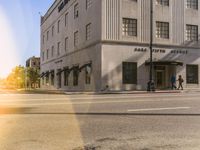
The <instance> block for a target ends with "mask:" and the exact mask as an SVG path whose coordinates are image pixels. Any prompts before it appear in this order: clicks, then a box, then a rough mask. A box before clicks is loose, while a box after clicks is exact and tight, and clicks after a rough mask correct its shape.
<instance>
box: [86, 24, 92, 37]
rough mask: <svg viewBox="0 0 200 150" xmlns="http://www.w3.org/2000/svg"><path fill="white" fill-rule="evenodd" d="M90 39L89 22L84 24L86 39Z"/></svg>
mask: <svg viewBox="0 0 200 150" xmlns="http://www.w3.org/2000/svg"><path fill="white" fill-rule="evenodd" d="M90 39H91V23H89V24H88V25H86V40H90Z"/></svg>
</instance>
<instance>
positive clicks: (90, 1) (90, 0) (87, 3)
mask: <svg viewBox="0 0 200 150" xmlns="http://www.w3.org/2000/svg"><path fill="white" fill-rule="evenodd" d="M92 1H93V0H86V9H88V8H90V7H91V6H92Z"/></svg>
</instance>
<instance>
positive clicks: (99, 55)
mask: <svg viewBox="0 0 200 150" xmlns="http://www.w3.org/2000/svg"><path fill="white" fill-rule="evenodd" d="M199 8H200V3H199V0H153V12H154V13H153V79H154V81H155V85H156V88H157V89H167V88H170V78H171V76H172V75H176V76H177V77H178V75H182V77H183V79H184V88H199V64H200V57H199V56H200V51H199V47H200V45H199V33H198V30H199V26H200V10H199ZM149 41H150V0H56V1H55V2H54V3H53V5H52V6H51V7H50V8H49V10H48V11H47V13H46V14H45V15H44V16H43V17H41V74H43V76H42V78H41V79H42V82H41V87H42V88H44V89H61V90H67V91H101V90H105V89H109V90H140V89H143V90H145V89H146V87H147V82H148V80H149V56H150V54H149Z"/></svg>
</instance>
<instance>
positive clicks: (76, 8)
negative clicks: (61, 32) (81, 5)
mask: <svg viewBox="0 0 200 150" xmlns="http://www.w3.org/2000/svg"><path fill="white" fill-rule="evenodd" d="M78 15H79V14H78V3H77V4H76V5H75V6H74V19H76V18H78Z"/></svg>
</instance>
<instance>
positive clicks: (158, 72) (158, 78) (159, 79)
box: [155, 66, 166, 89]
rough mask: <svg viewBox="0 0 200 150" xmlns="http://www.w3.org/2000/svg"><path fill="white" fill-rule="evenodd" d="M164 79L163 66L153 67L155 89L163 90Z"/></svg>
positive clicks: (164, 71)
mask: <svg viewBox="0 0 200 150" xmlns="http://www.w3.org/2000/svg"><path fill="white" fill-rule="evenodd" d="M165 79H166V69H165V66H156V67H155V85H156V88H157V89H164V88H165V86H166V85H165V84H166V82H165Z"/></svg>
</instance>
